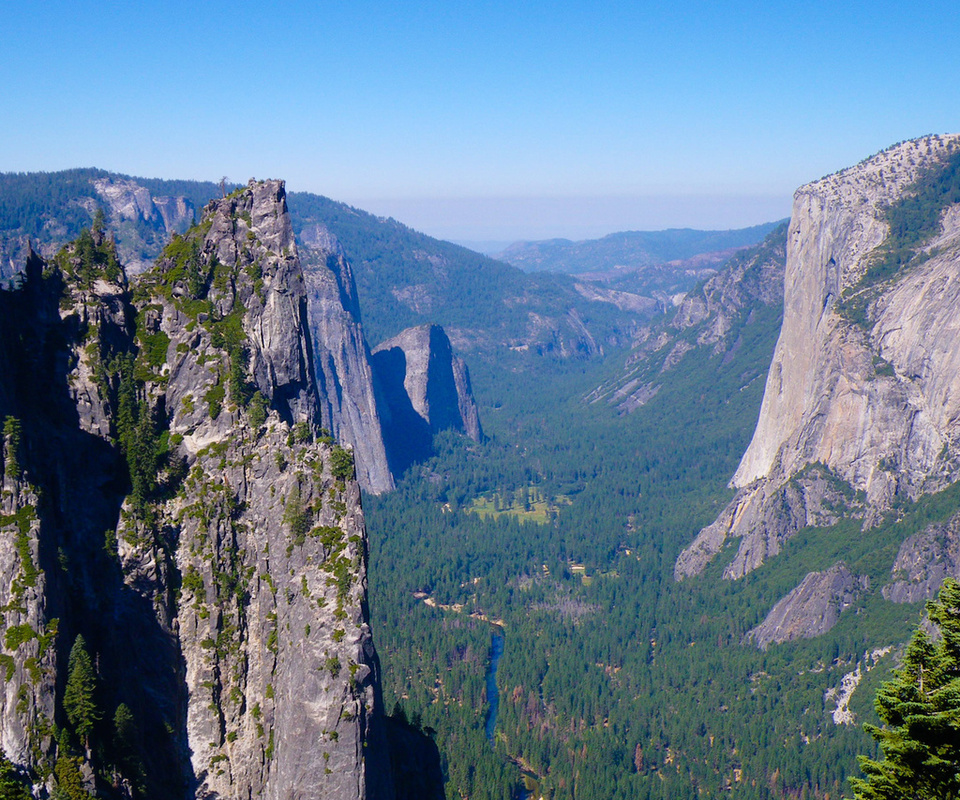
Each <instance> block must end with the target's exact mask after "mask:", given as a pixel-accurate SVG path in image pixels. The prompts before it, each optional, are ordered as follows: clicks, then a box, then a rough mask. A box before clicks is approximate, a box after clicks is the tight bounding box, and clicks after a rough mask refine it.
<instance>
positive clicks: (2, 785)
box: [0, 754, 30, 800]
mask: <svg viewBox="0 0 960 800" xmlns="http://www.w3.org/2000/svg"><path fill="white" fill-rule="evenodd" d="M0 800H30V791H29V789H28V788H27V786H26V784H25V783H24V782H23V780H21V778H20V776H19V775H18V774H17V770H16V767H14V765H13V764H12V763H10V761H9V759H8V758H7V757H6V756H5V755H2V754H0Z"/></svg>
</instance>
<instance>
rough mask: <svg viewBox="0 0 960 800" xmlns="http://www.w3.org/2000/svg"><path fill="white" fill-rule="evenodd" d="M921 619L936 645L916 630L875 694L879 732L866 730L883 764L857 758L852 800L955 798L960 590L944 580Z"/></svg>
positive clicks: (958, 782)
mask: <svg viewBox="0 0 960 800" xmlns="http://www.w3.org/2000/svg"><path fill="white" fill-rule="evenodd" d="M927 612H928V614H929V616H930V621H931V623H933V625H934V626H935V627H936V629H937V631H938V632H939V634H940V638H939V640H938V641H936V642H934V641H933V640H932V639H931V638H930V636H928V635H927V633H926V632H925V631H924V630H923V629H922V628H920V629H918V630H917V632H916V633H915V634H914V636H913V639H912V640H911V641H910V644H909V645H908V646H907V650H906V654H905V655H904V660H903V665H902V666H901V667H900V668H899V669H897V670H895V671H894V677H893V679H892V680H890V681H887V682H886V683H884V684H883V685H882V686H881V687H880V690H879V691H878V692H877V699H876V710H877V714H878V715H879V716H880V719H881V720H882V721H883V723H884V725H883V727H879V726H876V725H865V726H864V727H865V729H866V731H867V732H868V733H869V734H870V735H871V736H872V737H873V738H874V739H875V740H876V741H877V742H878V743H879V745H880V750H881V752H882V754H883V759H882V760H875V759H872V758H868V757H865V756H863V757H861V758H860V767H861V769H862V770H863V772H864V774H865V775H866V777H865V778H854V779H852V780H851V784H852V786H853V789H854V797H855V798H856V800H900V798H909V800H957V798H960V772H958V770H957V766H958V765H960V584H958V583H957V582H956V581H955V580H953V579H952V578H948V579H947V580H945V581H944V583H943V586H942V587H941V588H940V594H939V596H938V597H937V599H936V600H935V601H930V602H929V603H927Z"/></svg>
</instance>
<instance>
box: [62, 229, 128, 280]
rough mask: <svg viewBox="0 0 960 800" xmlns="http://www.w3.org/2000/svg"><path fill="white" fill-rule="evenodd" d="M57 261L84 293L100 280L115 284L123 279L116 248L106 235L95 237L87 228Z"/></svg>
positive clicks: (100, 234)
mask: <svg viewBox="0 0 960 800" xmlns="http://www.w3.org/2000/svg"><path fill="white" fill-rule="evenodd" d="M54 261H55V263H56V264H57V266H58V267H59V268H60V269H61V271H62V272H63V273H64V274H65V275H67V276H69V277H70V278H72V279H73V281H74V282H75V283H76V284H77V286H79V287H80V288H82V289H90V288H92V287H93V284H94V282H95V281H97V280H106V281H108V282H110V283H116V282H117V281H119V280H120V279H121V277H122V276H123V268H122V267H121V266H120V261H119V260H118V259H117V248H116V245H115V244H114V243H113V241H112V240H111V239H108V238H107V237H105V236H104V235H103V231H99V232H97V233H94V232H92V231H91V230H90V229H89V228H84V229H83V230H82V231H80V235H79V236H78V237H77V238H76V239H75V240H74V241H73V242H72V243H71V244H69V245H67V246H66V247H64V248H63V249H62V250H61V251H60V252H59V253H58V254H57V256H56V258H55V259H54Z"/></svg>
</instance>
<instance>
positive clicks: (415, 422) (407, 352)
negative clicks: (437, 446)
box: [373, 325, 483, 471]
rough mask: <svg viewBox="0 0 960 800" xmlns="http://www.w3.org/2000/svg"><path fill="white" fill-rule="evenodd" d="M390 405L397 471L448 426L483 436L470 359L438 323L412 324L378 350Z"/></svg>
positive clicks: (391, 451)
mask: <svg viewBox="0 0 960 800" xmlns="http://www.w3.org/2000/svg"><path fill="white" fill-rule="evenodd" d="M373 368H374V375H375V377H376V378H377V380H378V381H379V383H380V385H381V386H382V387H383V392H384V398H385V400H386V404H387V407H388V408H389V411H390V420H391V421H390V423H389V426H388V428H387V442H388V455H389V456H390V459H391V464H392V465H393V467H394V469H395V470H396V471H402V469H403V468H404V467H405V466H406V465H407V464H409V463H410V462H411V461H414V460H417V459H419V458H421V457H423V456H424V455H425V454H427V453H428V452H429V450H430V447H431V441H432V438H433V435H434V434H435V433H438V432H440V431H444V430H454V431H458V432H460V433H464V434H466V435H467V436H469V437H470V438H471V439H473V440H474V441H479V440H480V439H481V438H482V437H483V431H482V430H481V428H480V415H479V413H478V411H477V404H476V401H475V400H474V398H473V391H472V389H471V388H470V375H469V373H468V371H467V365H466V364H465V363H464V362H463V359H461V358H460V357H459V356H457V355H456V354H455V353H454V352H453V348H452V346H451V345H450V339H448V338H447V334H446V333H445V332H444V330H443V328H441V327H440V326H439V325H421V326H418V327H416V328H408V329H407V330H405V331H402V332H401V333H400V334H398V335H397V336H394V337H393V338H392V339H388V340H387V341H386V342H383V343H382V344H381V345H379V346H378V347H377V348H376V349H375V350H374V351H373Z"/></svg>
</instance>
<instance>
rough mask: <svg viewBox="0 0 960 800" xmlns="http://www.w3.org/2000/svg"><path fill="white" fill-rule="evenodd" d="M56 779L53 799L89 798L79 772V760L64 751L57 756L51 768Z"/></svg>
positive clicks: (76, 799)
mask: <svg viewBox="0 0 960 800" xmlns="http://www.w3.org/2000/svg"><path fill="white" fill-rule="evenodd" d="M53 774H54V775H55V776H56V779H57V787H56V789H55V790H54V795H53V797H54V800H90V798H91V797H92V795H90V794H88V793H87V791H86V790H85V789H84V788H83V776H82V775H81V774H80V760H79V759H78V758H76V757H74V756H69V755H67V754H66V753H61V754H60V755H58V756H57V763H56V765H55V766H54V768H53Z"/></svg>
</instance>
